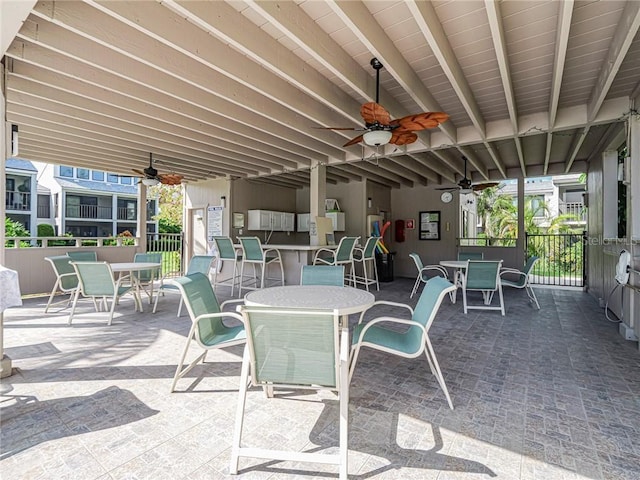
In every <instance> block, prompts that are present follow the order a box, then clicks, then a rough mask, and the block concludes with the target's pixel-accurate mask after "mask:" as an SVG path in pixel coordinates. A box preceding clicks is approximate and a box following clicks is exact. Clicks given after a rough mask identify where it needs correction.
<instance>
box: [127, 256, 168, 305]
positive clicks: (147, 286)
mask: <svg viewBox="0 0 640 480" xmlns="http://www.w3.org/2000/svg"><path fill="white" fill-rule="evenodd" d="M133 261H134V263H145V262H152V263H159V264H162V253H136V254H135V255H134V256H133ZM133 275H134V276H135V278H136V280H137V281H138V283H139V284H140V286H141V287H142V290H143V291H144V292H145V293H146V294H147V296H148V297H149V305H151V303H152V302H153V290H154V284H155V281H156V280H159V281H160V286H162V266H160V267H158V268H151V269H149V270H140V271H137V272H133Z"/></svg>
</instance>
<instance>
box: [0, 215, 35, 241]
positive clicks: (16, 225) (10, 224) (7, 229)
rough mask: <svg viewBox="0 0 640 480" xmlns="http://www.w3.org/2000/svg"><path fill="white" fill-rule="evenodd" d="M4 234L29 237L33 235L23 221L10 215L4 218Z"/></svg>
mask: <svg viewBox="0 0 640 480" xmlns="http://www.w3.org/2000/svg"><path fill="white" fill-rule="evenodd" d="M4 234H5V236H7V237H28V236H30V235H31V233H30V232H29V231H28V230H27V229H26V228H24V225H23V224H22V223H20V222H16V221H13V220H11V219H10V218H9V217H5V219H4Z"/></svg>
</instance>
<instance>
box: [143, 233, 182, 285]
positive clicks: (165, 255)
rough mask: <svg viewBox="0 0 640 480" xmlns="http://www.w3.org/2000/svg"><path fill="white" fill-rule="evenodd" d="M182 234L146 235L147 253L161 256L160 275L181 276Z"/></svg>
mask: <svg viewBox="0 0 640 480" xmlns="http://www.w3.org/2000/svg"><path fill="white" fill-rule="evenodd" d="M183 240H184V239H183V234H182V233H148V234H147V252H148V253H161V254H162V275H163V276H165V277H177V276H180V275H182V270H183V269H182V250H183V245H184V241H183Z"/></svg>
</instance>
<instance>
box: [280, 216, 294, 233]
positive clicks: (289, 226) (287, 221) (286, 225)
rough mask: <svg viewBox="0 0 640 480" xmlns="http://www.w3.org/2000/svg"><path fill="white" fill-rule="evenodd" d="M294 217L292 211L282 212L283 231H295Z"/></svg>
mask: <svg viewBox="0 0 640 480" xmlns="http://www.w3.org/2000/svg"><path fill="white" fill-rule="evenodd" d="M295 218H296V215H295V214H294V213H284V214H283V223H282V229H283V230H284V231H285V232H294V231H295Z"/></svg>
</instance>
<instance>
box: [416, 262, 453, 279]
mask: <svg viewBox="0 0 640 480" xmlns="http://www.w3.org/2000/svg"><path fill="white" fill-rule="evenodd" d="M427 270H438V271H439V272H440V273H442V275H444V278H446V279H447V280H448V279H449V274H448V273H447V269H446V268H444V267H441V266H440V265H426V266H424V267H422V269H421V270H420V275H422V272H426V271H427Z"/></svg>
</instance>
